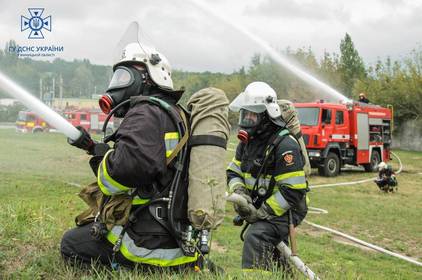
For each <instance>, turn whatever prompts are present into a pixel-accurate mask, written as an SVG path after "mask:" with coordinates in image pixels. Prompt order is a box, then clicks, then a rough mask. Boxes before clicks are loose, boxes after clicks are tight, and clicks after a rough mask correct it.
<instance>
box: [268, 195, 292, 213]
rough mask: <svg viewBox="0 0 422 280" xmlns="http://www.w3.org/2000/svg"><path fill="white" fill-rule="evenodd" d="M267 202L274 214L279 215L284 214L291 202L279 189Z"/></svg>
mask: <svg viewBox="0 0 422 280" xmlns="http://www.w3.org/2000/svg"><path fill="white" fill-rule="evenodd" d="M265 202H266V203H267V204H268V206H270V207H271V209H272V210H273V211H274V214H276V215H277V216H281V215H283V214H284V213H286V211H287V210H289V208H290V205H289V203H288V202H287V201H286V199H285V198H284V197H283V196H282V194H281V193H280V192H279V191H277V192H276V193H274V194H273V195H272V196H270V197H269V198H268V199H267V200H266V201H265Z"/></svg>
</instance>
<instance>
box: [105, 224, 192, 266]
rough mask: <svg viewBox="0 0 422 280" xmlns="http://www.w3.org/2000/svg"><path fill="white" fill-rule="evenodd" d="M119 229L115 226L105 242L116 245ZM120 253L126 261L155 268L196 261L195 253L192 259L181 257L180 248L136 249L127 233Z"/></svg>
mask: <svg viewBox="0 0 422 280" xmlns="http://www.w3.org/2000/svg"><path fill="white" fill-rule="evenodd" d="M121 229H122V227H121V226H115V227H114V228H113V229H112V230H111V231H109V233H108V234H107V240H108V241H110V242H111V243H112V244H116V241H117V239H118V235H119V233H120V232H121ZM120 252H121V253H122V255H123V256H124V257H125V258H126V259H128V260H130V261H133V262H137V263H144V264H150V265H155V266H175V265H181V264H185V263H191V262H194V261H196V260H197V259H198V254H197V253H196V254H195V256H194V257H187V256H185V255H183V253H182V250H181V249H180V248H174V249H153V250H150V249H146V248H142V247H138V246H136V245H135V243H134V241H133V240H132V239H130V237H129V236H128V235H127V233H125V234H124V236H123V239H122V245H121V247H120ZM135 254H136V255H135Z"/></svg>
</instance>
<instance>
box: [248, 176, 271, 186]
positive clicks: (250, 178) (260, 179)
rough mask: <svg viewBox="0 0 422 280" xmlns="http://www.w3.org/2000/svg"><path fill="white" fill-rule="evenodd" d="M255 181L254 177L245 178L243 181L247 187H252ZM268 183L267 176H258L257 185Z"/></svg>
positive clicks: (266, 184)
mask: <svg viewBox="0 0 422 280" xmlns="http://www.w3.org/2000/svg"><path fill="white" fill-rule="evenodd" d="M255 182H256V178H254V177H249V178H246V179H245V183H246V186H247V187H250V188H252V187H253V186H254V185H255ZM269 185H270V179H267V178H262V177H261V178H259V183H258V186H265V187H268V186H269Z"/></svg>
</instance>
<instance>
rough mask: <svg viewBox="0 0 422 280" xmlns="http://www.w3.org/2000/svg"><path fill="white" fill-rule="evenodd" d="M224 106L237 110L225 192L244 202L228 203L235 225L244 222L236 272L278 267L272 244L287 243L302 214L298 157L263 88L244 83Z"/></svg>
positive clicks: (298, 150) (303, 203) (303, 182)
mask: <svg viewBox="0 0 422 280" xmlns="http://www.w3.org/2000/svg"><path fill="white" fill-rule="evenodd" d="M229 108H230V110H232V111H235V112H238V111H240V117H239V127H240V130H239V134H238V138H239V139H240V141H241V142H240V143H239V144H238V146H237V148H236V154H235V157H234V158H233V160H232V162H231V163H230V164H229V166H228V168H227V182H228V188H229V193H234V194H233V195H232V196H238V197H239V196H241V197H242V199H243V201H244V202H245V203H239V204H237V203H235V204H234V207H235V211H236V212H237V213H238V214H239V216H240V221H241V222H240V223H239V219H238V220H237V221H236V220H235V221H234V222H235V224H236V223H237V225H241V224H242V223H243V220H246V222H247V223H248V224H247V225H249V227H248V228H247V231H246V232H245V234H244V236H243V237H244V246H243V254H242V268H243V269H244V270H246V271H249V270H255V269H258V270H271V269H272V267H273V265H274V264H276V265H284V260H283V258H282V257H281V256H280V255H279V252H278V251H277V249H276V248H275V245H277V244H278V243H280V242H281V241H284V242H285V243H287V242H288V240H287V238H288V236H289V227H290V230H292V229H291V228H292V227H294V226H297V225H298V224H300V222H301V221H302V220H303V219H304V217H305V216H306V214H307V205H306V192H307V191H308V190H309V189H308V186H307V181H306V177H305V172H304V165H305V160H304V156H303V155H302V151H301V147H300V145H299V143H298V141H297V139H296V138H295V137H294V136H293V135H292V134H291V132H290V131H289V130H288V129H287V127H286V123H285V120H283V119H282V117H281V116H282V114H281V110H280V107H279V105H278V104H277V95H276V93H275V91H274V90H273V89H272V88H271V87H270V86H269V85H268V84H266V83H263V82H253V83H251V84H249V85H248V86H247V87H246V89H245V91H244V92H242V93H240V94H239V96H237V97H236V99H234V100H233V102H232V103H231V104H230V106H229ZM229 198H230V196H229ZM228 200H230V199H228ZM232 202H234V201H232ZM238 218H239V217H238Z"/></svg>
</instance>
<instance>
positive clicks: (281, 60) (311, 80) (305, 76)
mask: <svg viewBox="0 0 422 280" xmlns="http://www.w3.org/2000/svg"><path fill="white" fill-rule="evenodd" d="M190 2H191V3H192V4H194V5H195V6H196V7H198V8H200V9H201V10H203V11H205V12H207V13H209V14H212V15H213V16H214V17H216V18H218V19H219V20H221V21H222V22H224V23H225V24H227V25H230V26H232V27H233V28H234V29H236V30H237V31H239V32H241V33H243V34H244V35H246V36H247V37H248V38H249V39H250V40H251V41H253V42H255V43H256V44H257V45H259V46H260V47H261V48H263V49H264V50H265V51H266V52H267V54H268V55H269V56H271V58H272V59H274V61H276V62H277V63H278V64H280V65H282V66H284V67H285V68H287V69H288V70H290V71H291V72H292V73H293V74H295V75H296V76H297V77H299V78H300V79H302V80H303V81H304V82H306V83H308V84H309V85H311V86H314V87H316V88H318V89H320V90H322V91H323V92H325V93H328V94H330V96H331V97H332V98H334V99H335V100H337V101H343V102H344V101H346V102H348V101H349V99H348V98H347V97H345V96H344V95H343V94H341V93H339V92H338V91H336V90H335V89H333V88H332V87H330V86H329V85H327V84H325V83H323V82H321V81H320V80H318V79H317V78H315V77H314V76H312V75H310V74H309V73H307V72H305V71H303V70H302V69H300V68H299V67H297V66H296V65H294V64H293V63H292V62H290V61H289V60H288V59H287V58H286V57H285V56H283V55H282V54H280V53H278V52H277V51H276V50H275V49H274V48H272V47H271V46H270V45H269V44H268V42H266V41H265V40H264V39H262V38H260V37H259V36H257V35H255V34H253V33H252V32H250V31H249V30H247V29H246V28H245V27H243V26H242V25H240V24H238V23H236V22H234V21H232V20H230V18H229V17H227V16H225V15H223V14H221V13H220V12H217V11H214V9H213V8H211V7H210V6H209V5H208V4H206V3H205V2H204V1H197V0H191V1H190Z"/></svg>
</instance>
